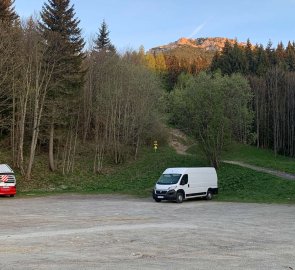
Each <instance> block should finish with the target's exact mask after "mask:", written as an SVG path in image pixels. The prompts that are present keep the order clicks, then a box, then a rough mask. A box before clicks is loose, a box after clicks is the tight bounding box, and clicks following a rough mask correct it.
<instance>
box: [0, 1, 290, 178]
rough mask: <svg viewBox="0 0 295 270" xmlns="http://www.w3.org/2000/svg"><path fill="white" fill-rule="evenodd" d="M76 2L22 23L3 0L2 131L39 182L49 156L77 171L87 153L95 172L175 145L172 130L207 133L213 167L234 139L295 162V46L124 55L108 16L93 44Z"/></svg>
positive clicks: (56, 165)
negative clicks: (42, 157)
mask: <svg viewBox="0 0 295 270" xmlns="http://www.w3.org/2000/svg"><path fill="white" fill-rule="evenodd" d="M75 16H76V15H75V10H74V6H73V5H72V4H71V2H70V0H62V1H61V0H59V1H57V0H48V1H47V2H45V3H44V5H43V8H42V11H41V12H40V19H34V18H33V17H31V18H29V19H27V20H26V21H21V19H20V18H19V16H18V15H17V14H16V12H15V10H14V1H12V0H0V103H1V107H0V108H1V116H0V136H1V142H0V143H1V145H2V147H5V148H7V149H9V151H10V153H11V162H12V164H13V167H14V168H18V169H19V171H20V172H21V173H22V174H23V175H24V176H25V177H26V178H27V179H30V177H31V176H32V171H33V168H34V164H35V159H36V156H37V155H38V154H45V153H46V155H47V157H48V166H49V170H51V171H59V172H61V173H63V174H67V173H71V172H73V171H74V169H75V166H76V164H75V160H76V155H77V153H78V152H79V150H80V149H82V148H85V147H87V148H88V149H90V152H91V156H92V168H93V172H94V173H100V172H102V170H103V167H104V162H105V160H106V159H108V160H111V162H113V163H114V164H119V163H123V162H125V161H127V160H128V159H130V158H136V157H137V155H138V152H139V150H140V147H141V146H143V145H151V144H152V141H153V140H155V139H157V140H159V141H160V140H162V141H165V138H166V131H165V127H164V126H165V123H163V121H161V115H162V114H163V113H164V114H166V115H168V118H169V119H168V121H169V123H170V124H172V125H174V126H177V127H178V128H180V129H182V130H184V131H185V132H187V133H189V134H191V135H192V136H194V137H196V138H197V139H198V141H199V142H200V146H201V149H202V151H203V152H204V154H205V156H206V157H207V159H208V160H209V161H210V163H211V164H212V165H214V166H215V167H218V165H219V161H220V158H221V153H222V151H223V149H224V147H225V146H226V145H228V144H229V143H231V142H232V141H238V142H241V143H248V144H255V145H257V147H263V148H271V149H273V150H274V152H275V153H280V154H284V155H289V156H295V134H294V133H295V44H294V43H290V42H289V43H288V45H287V47H286V48H284V46H283V44H281V43H280V44H278V46H277V48H273V46H272V44H271V43H269V44H268V45H267V46H266V48H264V47H263V46H262V45H256V46H253V45H252V44H251V43H250V41H248V42H247V45H246V46H240V45H238V43H236V44H230V43H226V44H225V46H224V48H223V50H222V51H221V52H216V54H215V55H214V53H212V51H211V52H205V51H203V52H202V51H199V52H198V53H196V55H194V57H192V58H190V56H191V55H190V50H189V49H188V48H186V49H185V50H180V49H178V50H175V51H173V52H168V53H166V54H163V53H158V54H151V53H149V52H147V53H146V52H145V51H144V48H143V47H141V48H140V49H139V50H138V51H126V52H125V53H118V52H117V50H116V47H115V46H114V45H113V44H112V42H111V40H110V37H109V34H110V31H109V29H108V26H107V23H106V22H105V21H103V22H102V23H101V24H100V26H99V27H98V32H97V35H96V37H95V39H94V40H93V41H92V43H91V44H88V47H89V48H88V49H86V45H85V41H84V39H83V37H82V35H81V31H82V30H81V29H80V27H79V24H80V21H79V19H78V18H76V17H75Z"/></svg>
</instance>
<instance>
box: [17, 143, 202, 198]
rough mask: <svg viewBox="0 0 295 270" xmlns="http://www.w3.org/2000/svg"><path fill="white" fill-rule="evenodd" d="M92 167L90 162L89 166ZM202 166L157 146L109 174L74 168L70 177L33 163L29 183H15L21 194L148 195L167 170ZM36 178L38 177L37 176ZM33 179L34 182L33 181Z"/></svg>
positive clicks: (195, 161)
mask: <svg viewBox="0 0 295 270" xmlns="http://www.w3.org/2000/svg"><path fill="white" fill-rule="evenodd" d="M91 165H92V163H91ZM204 165H205V164H204V163H202V162H200V161H198V160H197V159H196V158H194V157H192V156H182V155H178V154H176V153H175V151H174V150H173V149H171V148H169V147H160V149H159V150H158V152H157V153H154V152H153V150H152V149H144V150H143V151H142V153H141V154H140V158H139V159H138V160H137V161H133V162H129V163H126V164H124V165H118V166H115V167H112V170H111V172H109V173H106V174H102V175H94V174H93V173H92V172H91V168H90V166H88V167H86V169H85V168H84V170H82V169H81V168H79V169H77V170H76V172H75V173H73V174H70V175H66V176H64V175H62V174H59V173H51V174H49V173H45V172H46V171H47V170H46V169H45V168H42V165H40V164H37V168H36V169H35V174H34V178H33V180H31V182H30V183H28V182H24V181H23V180H20V181H19V190H20V191H21V190H22V191H23V192H21V194H27V193H29V194H32V193H36V194H43V193H44V192H45V193H46V192H52V193H56V192H58V193H59V192H88V193H121V194H133V195H137V196H143V197H144V196H149V195H150V192H151V190H152V188H153V186H154V185H155V182H156V180H157V179H158V178H159V177H160V175H161V173H162V172H163V171H164V170H165V169H166V168H168V167H198V166H204ZM37 175H38V177H37ZM36 178H37V179H38V180H36Z"/></svg>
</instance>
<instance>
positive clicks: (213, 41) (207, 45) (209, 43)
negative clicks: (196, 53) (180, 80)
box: [149, 37, 247, 53]
mask: <svg viewBox="0 0 295 270" xmlns="http://www.w3.org/2000/svg"><path fill="white" fill-rule="evenodd" d="M226 42H229V43H230V44H231V45H233V44H235V43H236V42H237V43H238V45H239V46H242V47H245V46H246V44H247V43H246V42H238V41H237V40H236V39H230V38H224V37H206V38H196V39H192V38H184V37H182V38H180V39H178V40H177V41H175V42H171V43H169V44H167V45H160V46H157V47H154V48H151V49H150V50H149V52H150V53H163V52H167V51H171V50H174V49H177V48H182V47H192V48H196V49H202V50H205V51H212V52H216V51H222V49H223V48H224V45H225V43H226Z"/></svg>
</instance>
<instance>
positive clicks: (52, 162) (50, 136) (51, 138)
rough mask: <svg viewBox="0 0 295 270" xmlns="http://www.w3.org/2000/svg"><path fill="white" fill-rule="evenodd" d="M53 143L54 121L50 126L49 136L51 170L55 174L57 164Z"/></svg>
mask: <svg viewBox="0 0 295 270" xmlns="http://www.w3.org/2000/svg"><path fill="white" fill-rule="evenodd" d="M53 141H54V123H53V121H52V123H51V125H50V134H49V153H48V154H49V170H50V171H52V172H54V171H55V164H54V153H53V149H54V147H53V144H54V143H53Z"/></svg>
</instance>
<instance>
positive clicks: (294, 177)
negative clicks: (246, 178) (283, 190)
mask: <svg viewBox="0 0 295 270" xmlns="http://www.w3.org/2000/svg"><path fill="white" fill-rule="evenodd" d="M223 162H224V163H227V164H233V165H238V166H241V167H244V168H249V169H252V170H255V171H258V172H264V173H269V174H271V175H274V176H278V177H280V178H283V179H286V180H295V175H294V174H290V173H285V172H281V171H276V170H272V169H268V168H262V167H258V166H255V165H250V164H247V163H244V162H240V161H231V160H224V161H223Z"/></svg>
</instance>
